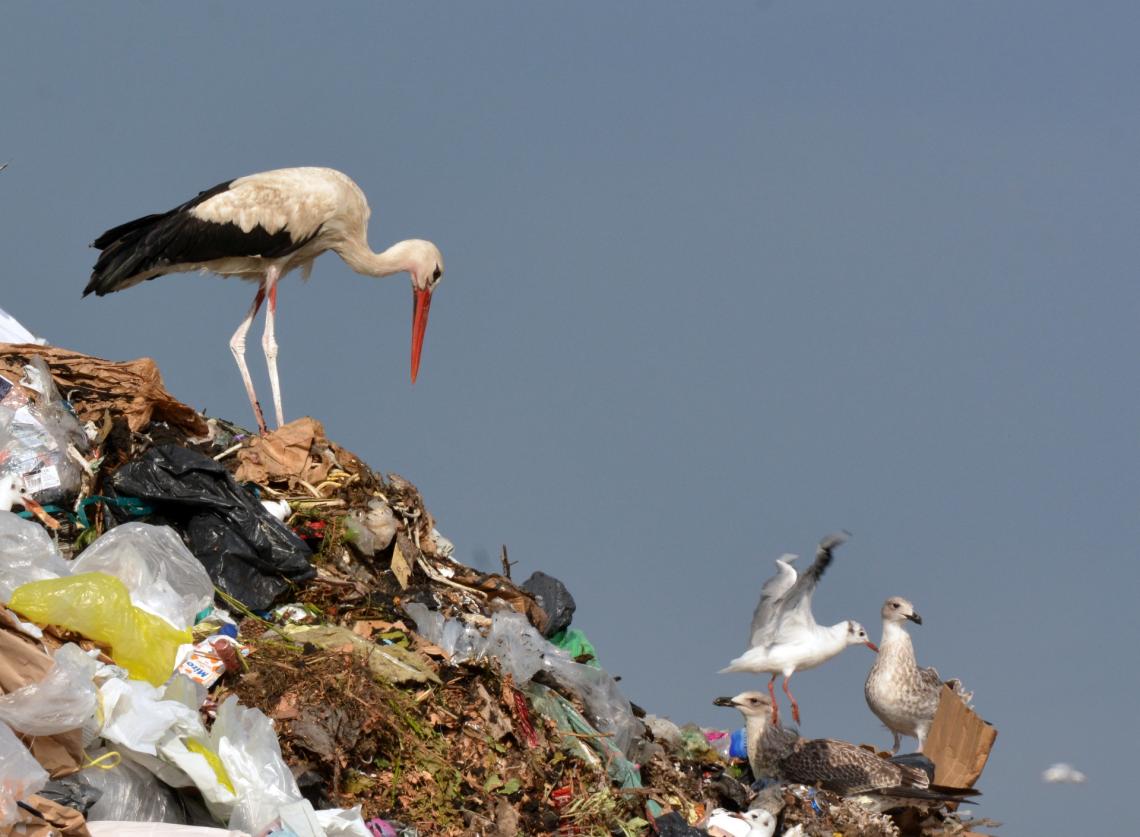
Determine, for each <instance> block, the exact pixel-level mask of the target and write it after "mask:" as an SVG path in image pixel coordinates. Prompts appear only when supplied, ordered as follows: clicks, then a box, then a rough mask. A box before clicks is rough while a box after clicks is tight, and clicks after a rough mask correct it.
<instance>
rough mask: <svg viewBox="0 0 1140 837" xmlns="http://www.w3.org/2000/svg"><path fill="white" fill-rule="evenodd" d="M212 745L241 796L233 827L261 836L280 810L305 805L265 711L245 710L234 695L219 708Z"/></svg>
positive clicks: (234, 808) (233, 812)
mask: <svg viewBox="0 0 1140 837" xmlns="http://www.w3.org/2000/svg"><path fill="white" fill-rule="evenodd" d="M210 740H211V742H212V743H213V749H214V752H216V753H217V755H218V758H219V759H220V760H221V762H222V765H223V766H224V767H225V772H226V775H227V776H228V777H229V779H230V782H231V783H232V784H233V789H234V793H235V794H236V795H237V797H238V800H237V804H236V805H234V807H233V811H232V813H231V814H230V818H229V823H228V825H229V827H230V828H233V829H237V830H241V831H249V832H252V833H257V832H258V831H260V829H261V828H262V827H263V826H265V825H267V824H268V823H270V822H272V821H273V819H274V818H275V817H276V816H277V811H278V809H279V808H280V807H281V806H282V805H286V804H288V803H290V802H300V801H301V799H302V796H301V791H300V790H299V789H298V788H297V780H296V779H294V778H293V773H292V771H290V770H289V767H288V766H287V765H286V764H285V761H284V759H282V758H281V746H280V745H279V744H278V743H277V733H276V732H275V731H274V729H273V722H272V721H271V720H269V718H268V717H266V715H265V714H264V713H263V712H261V711H260V710H257V709H251V708H248V707H245V706H241V705H240V704H239V703H238V699H237V697H236V696H234V695H230V696H229V697H228V698H226V700H225V702H223V703H222V705H221V706H220V707H218V716H217V719H216V720H215V721H214V726H213V727H212V728H211V729H210Z"/></svg>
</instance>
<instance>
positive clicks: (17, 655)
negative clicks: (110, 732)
mask: <svg viewBox="0 0 1140 837" xmlns="http://www.w3.org/2000/svg"><path fill="white" fill-rule="evenodd" d="M4 609H5V608H3V606H2V605H0V610H4ZM54 665H55V661H54V660H53V659H52V657H51V655H50V654H49V653H48V652H47V651H46V650H44V649H43V648H42V647H41V646H40V645H39V643H37V642H36V641H35V640H34V639H32V638H31V637H29V636H27V635H25V634H22V633H20V632H19V631H17V630H15V629H14V628H11V627H9V626H8V625H7V624H4V623H0V693H3V694H8V693H9V692H14V691H16V690H17V689H20V688H23V687H24V686H27V685H28V684H30V683H39V682H40V681H41V680H43V679H44V677H45V676H46V675H47V673H48V672H49V671H50V670H51V669H52V667H53V666H54ZM17 734H18V735H19V733H17ZM20 738H21V739H23V741H24V743H25V744H27V746H28V749H29V750H31V751H32V755H33V756H35V759H36V761H38V762H39V763H40V765H41V766H42V767H43V768H44V770H46V771H47V772H48V775H50V776H51V777H52V778H53V779H59V778H61V777H63V776H70V775H71V774H72V773H78V772H79V770H80V769H81V768H82V767H83V761H84V757H83V733H82V731H81V730H72V731H70V732H62V733H58V734H57V735H39V736H34V737H32V736H27V735H20Z"/></svg>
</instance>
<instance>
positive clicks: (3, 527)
mask: <svg viewBox="0 0 1140 837" xmlns="http://www.w3.org/2000/svg"><path fill="white" fill-rule="evenodd" d="M70 573H71V566H70V565H69V564H68V563H67V562H66V561H65V560H63V558H62V557H60V554H59V550H58V549H56V546H55V544H54V543H53V542H52V539H51V536H50V535H48V533H47V531H46V530H45V529H44V527H43V526H40V525H39V524H38V523H33V522H32V521H30V520H24V519H23V518H22V517H20V516H19V515H16V514H13V513H12V512H10V511H0V601H3V602H4V603H5V604H7V603H8V600H9V599H11V598H12V591H13V590H15V589H16V588H17V587H19V586H20V585H21V584H27V583H28V582H29V581H42V580H44V579H46V578H59V577H60V576H64V575H69V574H70Z"/></svg>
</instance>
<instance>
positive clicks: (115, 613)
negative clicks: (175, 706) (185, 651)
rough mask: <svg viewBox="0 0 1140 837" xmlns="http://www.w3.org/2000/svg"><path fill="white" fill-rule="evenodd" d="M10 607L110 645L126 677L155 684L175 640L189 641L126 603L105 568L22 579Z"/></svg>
mask: <svg viewBox="0 0 1140 837" xmlns="http://www.w3.org/2000/svg"><path fill="white" fill-rule="evenodd" d="M9 607H10V608H11V609H12V610H14V611H16V612H17V613H19V614H21V615H22V616H23V617H24V618H25V619H29V620H31V621H32V622H37V623H39V624H41V625H59V626H60V627H62V628H67V629H68V630H69V631H76V632H78V633H81V634H83V636H85V637H87V638H88V639H93V640H95V641H96V642H100V643H104V644H106V645H109V646H110V647H111V657H112V659H114V661H115V662H116V663H117V664H118V665H121V666H122V667H123V668H125V669H126V670H127V671H128V672H130V674H131V677H137V678H138V679H140V680H146V681H148V682H149V683H151V684H152V685H155V686H161V685H162V684H163V683H165V682H166V680H167V679H168V678H169V677H170V675H171V673H172V672H173V671H174V658H175V654H176V653H177V651H178V646H179V645H182V644H184V643H190V642H193V640H192V639H191V637H190V631H188V630H187V631H180V630H178V629H177V628H175V627H174V626H173V625H171V624H170V623H169V622H167V621H166V620H165V619H162V618H160V617H158V616H154V615H153V614H150V613H147V612H146V611H145V610H140V609H139V608H137V607H135V606H134V605H133V604H131V595H130V593H129V592H127V588H126V586H125V585H124V584H123V582H121V581H119V579H117V578H115V577H114V576H110V575H107V574H105V573H80V574H79V575H73V576H69V577H65V578H51V579H47V580H46V581H33V582H31V583H29V584H24V585H22V586H20V587H17V588H16V591H15V592H14V593H12V601H11V603H10V604H9Z"/></svg>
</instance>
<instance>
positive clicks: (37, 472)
mask: <svg viewBox="0 0 1140 837" xmlns="http://www.w3.org/2000/svg"><path fill="white" fill-rule="evenodd" d="M24 373H25V377H24V379H23V380H22V381H21V382H20V383H21V384H23V385H24V386H25V387H27V388H28V389H31V390H32V391H34V392H36V393H37V398H36V399H35V401H34V402H33V401H30V400H28V399H27V397H26V396H23V395H22V392H20V391H15V390H12V387H11V382H9V381H7V379H4V383H6V384H8V387H7V389H8V390H10V391H11V395H10V396H9V397H5V398H4V402H3V403H0V475H7V474H11V475H13V476H17V477H20V478H22V480H23V483H24V489H25V490H26V491H27V492H28V493H29V494H30V495H32V497H34V498H35V499H36V500H37V501H39V502H40V503H54V502H58V501H60V500H62V499H64V498H65V497H70V496H72V495H74V494H75V493H76V491H78V490H79V485H80V480H81V478H82V476H83V469H82V467H81V466H80V465H79V463H78V462H76V461H75V460H74V459H72V458H71V456H70V455H69V454H68V452H67V448H68V445H74V446H75V447H76V448H77V449H79V450H81V451H82V450H86V449H87V436H86V435H85V434H84V432H83V426H82V425H81V424H80V423H79V420H78V419H77V418H76V417H75V416H74V414H72V412H71V410H70V408H69V407H68V406H67V402H65V401H64V400H63V398H61V397H60V394H59V391H58V390H57V389H56V387H55V383H54V382H53V381H52V377H51V372H50V370H49V369H48V365H47V363H46V362H45V361H44V359H43V358H42V357H36V358H33V360H32V362H31V363H30V364H28V365H27V366H25V367H24ZM3 395H5V396H8V395H9V394H8V393H4V394H3Z"/></svg>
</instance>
